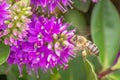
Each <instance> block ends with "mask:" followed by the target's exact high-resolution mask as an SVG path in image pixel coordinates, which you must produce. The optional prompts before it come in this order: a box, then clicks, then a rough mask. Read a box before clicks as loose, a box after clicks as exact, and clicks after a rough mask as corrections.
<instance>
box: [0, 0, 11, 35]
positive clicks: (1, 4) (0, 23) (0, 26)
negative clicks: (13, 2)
mask: <svg viewBox="0 0 120 80" xmlns="http://www.w3.org/2000/svg"><path fill="white" fill-rule="evenodd" d="M9 7H10V5H9V4H7V2H6V1H4V0H3V1H0V37H2V36H3V34H2V33H3V32H2V30H4V29H5V28H6V25H5V24H4V21H5V20H6V19H8V15H9V11H8V8H9Z"/></svg>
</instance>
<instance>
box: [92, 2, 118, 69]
mask: <svg viewBox="0 0 120 80" xmlns="http://www.w3.org/2000/svg"><path fill="white" fill-rule="evenodd" d="M91 32H92V39H93V41H94V42H95V43H96V45H97V46H98V48H99V50H100V55H99V59H100V61H101V63H102V65H103V68H104V69H105V68H108V67H110V66H111V65H112V63H113V61H114V59H115V57H116V54H117V52H118V47H119V40H120V35H119V34H120V17H119V14H118V12H117V10H116V8H115V7H114V5H113V4H112V3H111V1H110V0H101V1H100V2H99V3H98V4H96V5H95V7H94V9H93V12H92V19H91Z"/></svg>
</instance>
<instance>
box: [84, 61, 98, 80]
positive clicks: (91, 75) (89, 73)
mask: <svg viewBox="0 0 120 80" xmlns="http://www.w3.org/2000/svg"><path fill="white" fill-rule="evenodd" d="M85 71H86V78H87V79H86V80H97V76H96V74H95V72H94V69H93V66H92V65H91V63H90V62H89V61H88V60H86V61H85Z"/></svg>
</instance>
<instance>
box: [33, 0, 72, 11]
mask: <svg viewBox="0 0 120 80" xmlns="http://www.w3.org/2000/svg"><path fill="white" fill-rule="evenodd" d="M72 3H73V2H72V1H71V0H31V4H32V5H36V7H38V6H40V7H41V8H42V11H43V12H46V11H48V12H49V13H55V9H56V8H59V9H60V10H61V11H62V12H66V11H67V6H69V7H70V8H72V6H71V4H72Z"/></svg>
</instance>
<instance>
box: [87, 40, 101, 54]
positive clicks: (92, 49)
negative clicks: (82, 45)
mask: <svg viewBox="0 0 120 80" xmlns="http://www.w3.org/2000/svg"><path fill="white" fill-rule="evenodd" d="M86 47H87V48H88V50H89V51H90V52H91V54H94V55H96V56H98V55H99V49H98V48H97V46H96V45H95V44H94V43H92V42H91V41H87V43H86Z"/></svg>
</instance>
